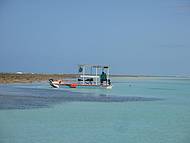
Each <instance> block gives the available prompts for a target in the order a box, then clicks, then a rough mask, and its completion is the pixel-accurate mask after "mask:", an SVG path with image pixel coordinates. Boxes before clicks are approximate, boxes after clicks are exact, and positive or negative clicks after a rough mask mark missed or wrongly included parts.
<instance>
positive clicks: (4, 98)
mask: <svg viewBox="0 0 190 143" xmlns="http://www.w3.org/2000/svg"><path fill="white" fill-rule="evenodd" d="M155 100H161V99H158V98H145V97H136V96H113V95H106V94H99V95H96V94H93V93H79V92H71V91H66V90H54V89H30V88H6V87H4V88H2V87H1V88H0V109H31V108H45V107H46V108H47V107H51V106H52V105H54V104H58V103H62V102H76V101H77V102H132V101H155Z"/></svg>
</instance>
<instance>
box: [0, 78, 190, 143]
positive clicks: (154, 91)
mask: <svg viewBox="0 0 190 143" xmlns="http://www.w3.org/2000/svg"><path fill="white" fill-rule="evenodd" d="M113 84H114V87H113V89H112V90H105V89H68V88H65V89H64V88H63V89H52V88H51V87H49V85H48V84H47V83H33V84H11V85H0V143H36V142H39V143H52V142H53V143H61V142H62V143H63V142H64V143H123V142H127V143H139V142H141V143H189V142H190V79H189V78H141V79H139V78H137V79H135V78H113Z"/></svg>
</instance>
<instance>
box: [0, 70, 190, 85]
mask: <svg viewBox="0 0 190 143" xmlns="http://www.w3.org/2000/svg"><path fill="white" fill-rule="evenodd" d="M110 76H111V77H129V78H135V79H136V78H137V79H146V78H148V79H149V78H153V77H154V78H160V77H167V78H172V77H173V78H175V77H178V78H179V77H180V78H185V77H187V76H147V75H110ZM77 77H79V74H47V73H21V72H18V73H3V72H0V83H1V84H7V83H32V82H42V81H47V80H48V79H65V78H77Z"/></svg>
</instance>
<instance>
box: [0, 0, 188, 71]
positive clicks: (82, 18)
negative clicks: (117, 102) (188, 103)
mask: <svg viewBox="0 0 190 143" xmlns="http://www.w3.org/2000/svg"><path fill="white" fill-rule="evenodd" d="M0 55H1V56H0V72H15V71H25V72H44V73H46V72H47V73H75V72H77V69H76V67H77V65H78V64H83V63H88V64H109V65H110V66H111V72H112V73H114V74H145V75H190V64H189V62H190V1H189V0H143V1H142V0H95V1H90V0H69V1H64V0H1V1H0Z"/></svg>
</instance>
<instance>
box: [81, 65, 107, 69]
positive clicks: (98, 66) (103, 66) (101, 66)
mask: <svg viewBox="0 0 190 143" xmlns="http://www.w3.org/2000/svg"><path fill="white" fill-rule="evenodd" d="M78 66H79V67H93V68H109V67H110V66H109V65H95V64H80V65H78Z"/></svg>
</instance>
